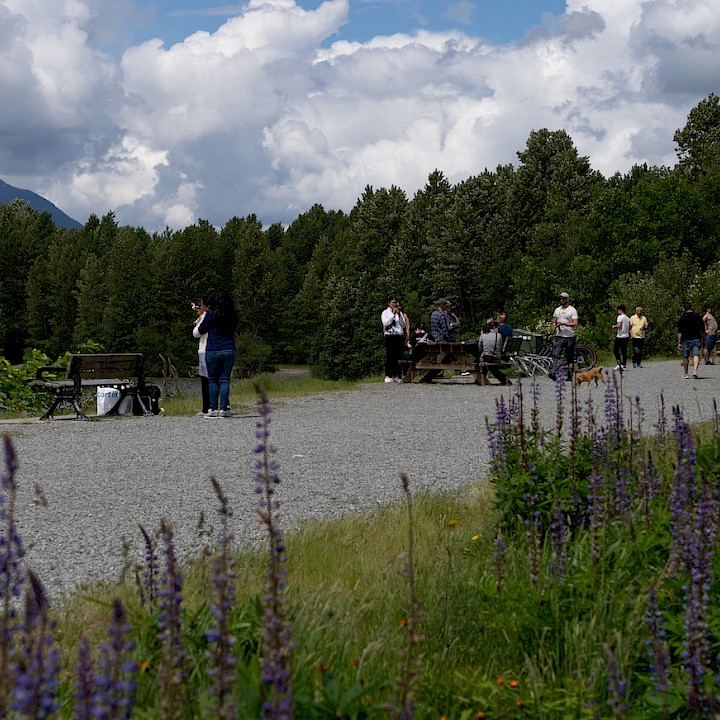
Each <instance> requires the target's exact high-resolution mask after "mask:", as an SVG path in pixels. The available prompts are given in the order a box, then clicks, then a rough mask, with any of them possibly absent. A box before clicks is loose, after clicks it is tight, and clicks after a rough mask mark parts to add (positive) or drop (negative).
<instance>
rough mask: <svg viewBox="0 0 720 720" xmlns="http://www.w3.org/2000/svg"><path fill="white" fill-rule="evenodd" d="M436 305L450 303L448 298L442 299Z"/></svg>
mask: <svg viewBox="0 0 720 720" xmlns="http://www.w3.org/2000/svg"><path fill="white" fill-rule="evenodd" d="M435 304H436V305H449V304H450V301H449V300H448V299H447V298H440V299H439V300H438V301H437V302H436V303H435Z"/></svg>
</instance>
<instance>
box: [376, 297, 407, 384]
mask: <svg viewBox="0 0 720 720" xmlns="http://www.w3.org/2000/svg"><path fill="white" fill-rule="evenodd" d="M406 318H407V315H405V313H403V312H402V310H401V309H400V303H399V302H398V301H397V299H396V298H394V297H391V298H388V306H387V307H386V308H385V309H384V310H383V311H382V313H381V314H380V322H381V323H382V327H383V338H384V340H385V382H386V383H391V382H402V378H401V377H400V361H401V360H402V358H403V354H404V353H405V337H406V330H407V323H406Z"/></svg>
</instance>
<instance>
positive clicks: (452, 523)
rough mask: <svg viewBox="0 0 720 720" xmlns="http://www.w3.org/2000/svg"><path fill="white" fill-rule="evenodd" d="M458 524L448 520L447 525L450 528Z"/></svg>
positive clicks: (455, 521)
mask: <svg viewBox="0 0 720 720" xmlns="http://www.w3.org/2000/svg"><path fill="white" fill-rule="evenodd" d="M457 524H458V521H457V520H448V525H449V526H450V527H455V526H456V525H457Z"/></svg>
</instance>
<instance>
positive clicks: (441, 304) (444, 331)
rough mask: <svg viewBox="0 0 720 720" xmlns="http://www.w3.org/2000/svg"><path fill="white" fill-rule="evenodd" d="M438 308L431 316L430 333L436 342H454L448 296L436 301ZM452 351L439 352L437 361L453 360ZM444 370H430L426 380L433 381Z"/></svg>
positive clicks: (440, 362) (446, 361)
mask: <svg viewBox="0 0 720 720" xmlns="http://www.w3.org/2000/svg"><path fill="white" fill-rule="evenodd" d="M435 305H436V307H437V309H436V310H435V311H434V312H433V314H432V315H431V316H430V334H431V335H432V339H433V341H434V342H453V341H454V339H455V337H454V329H453V328H452V327H451V326H450V322H451V320H450V316H449V315H448V308H449V307H450V301H449V300H448V299H447V298H440V299H439V300H438V301H437V302H436V303H435ZM452 360H453V355H452V353H447V352H441V353H439V354H438V356H437V359H436V362H437V363H439V364H442V363H448V362H452ZM442 372H443V371H442V370H430V371H429V372H428V373H427V375H426V381H428V382H429V381H431V380H433V379H434V378H436V377H439V376H440V375H442Z"/></svg>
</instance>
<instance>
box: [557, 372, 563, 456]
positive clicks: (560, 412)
mask: <svg viewBox="0 0 720 720" xmlns="http://www.w3.org/2000/svg"><path fill="white" fill-rule="evenodd" d="M564 397H565V378H564V377H563V375H562V373H558V375H557V377H556V378H555V408H556V409H555V435H556V439H557V442H558V447H559V448H560V447H562V429H563V425H564V423H565V409H564V407H563V398H564Z"/></svg>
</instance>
